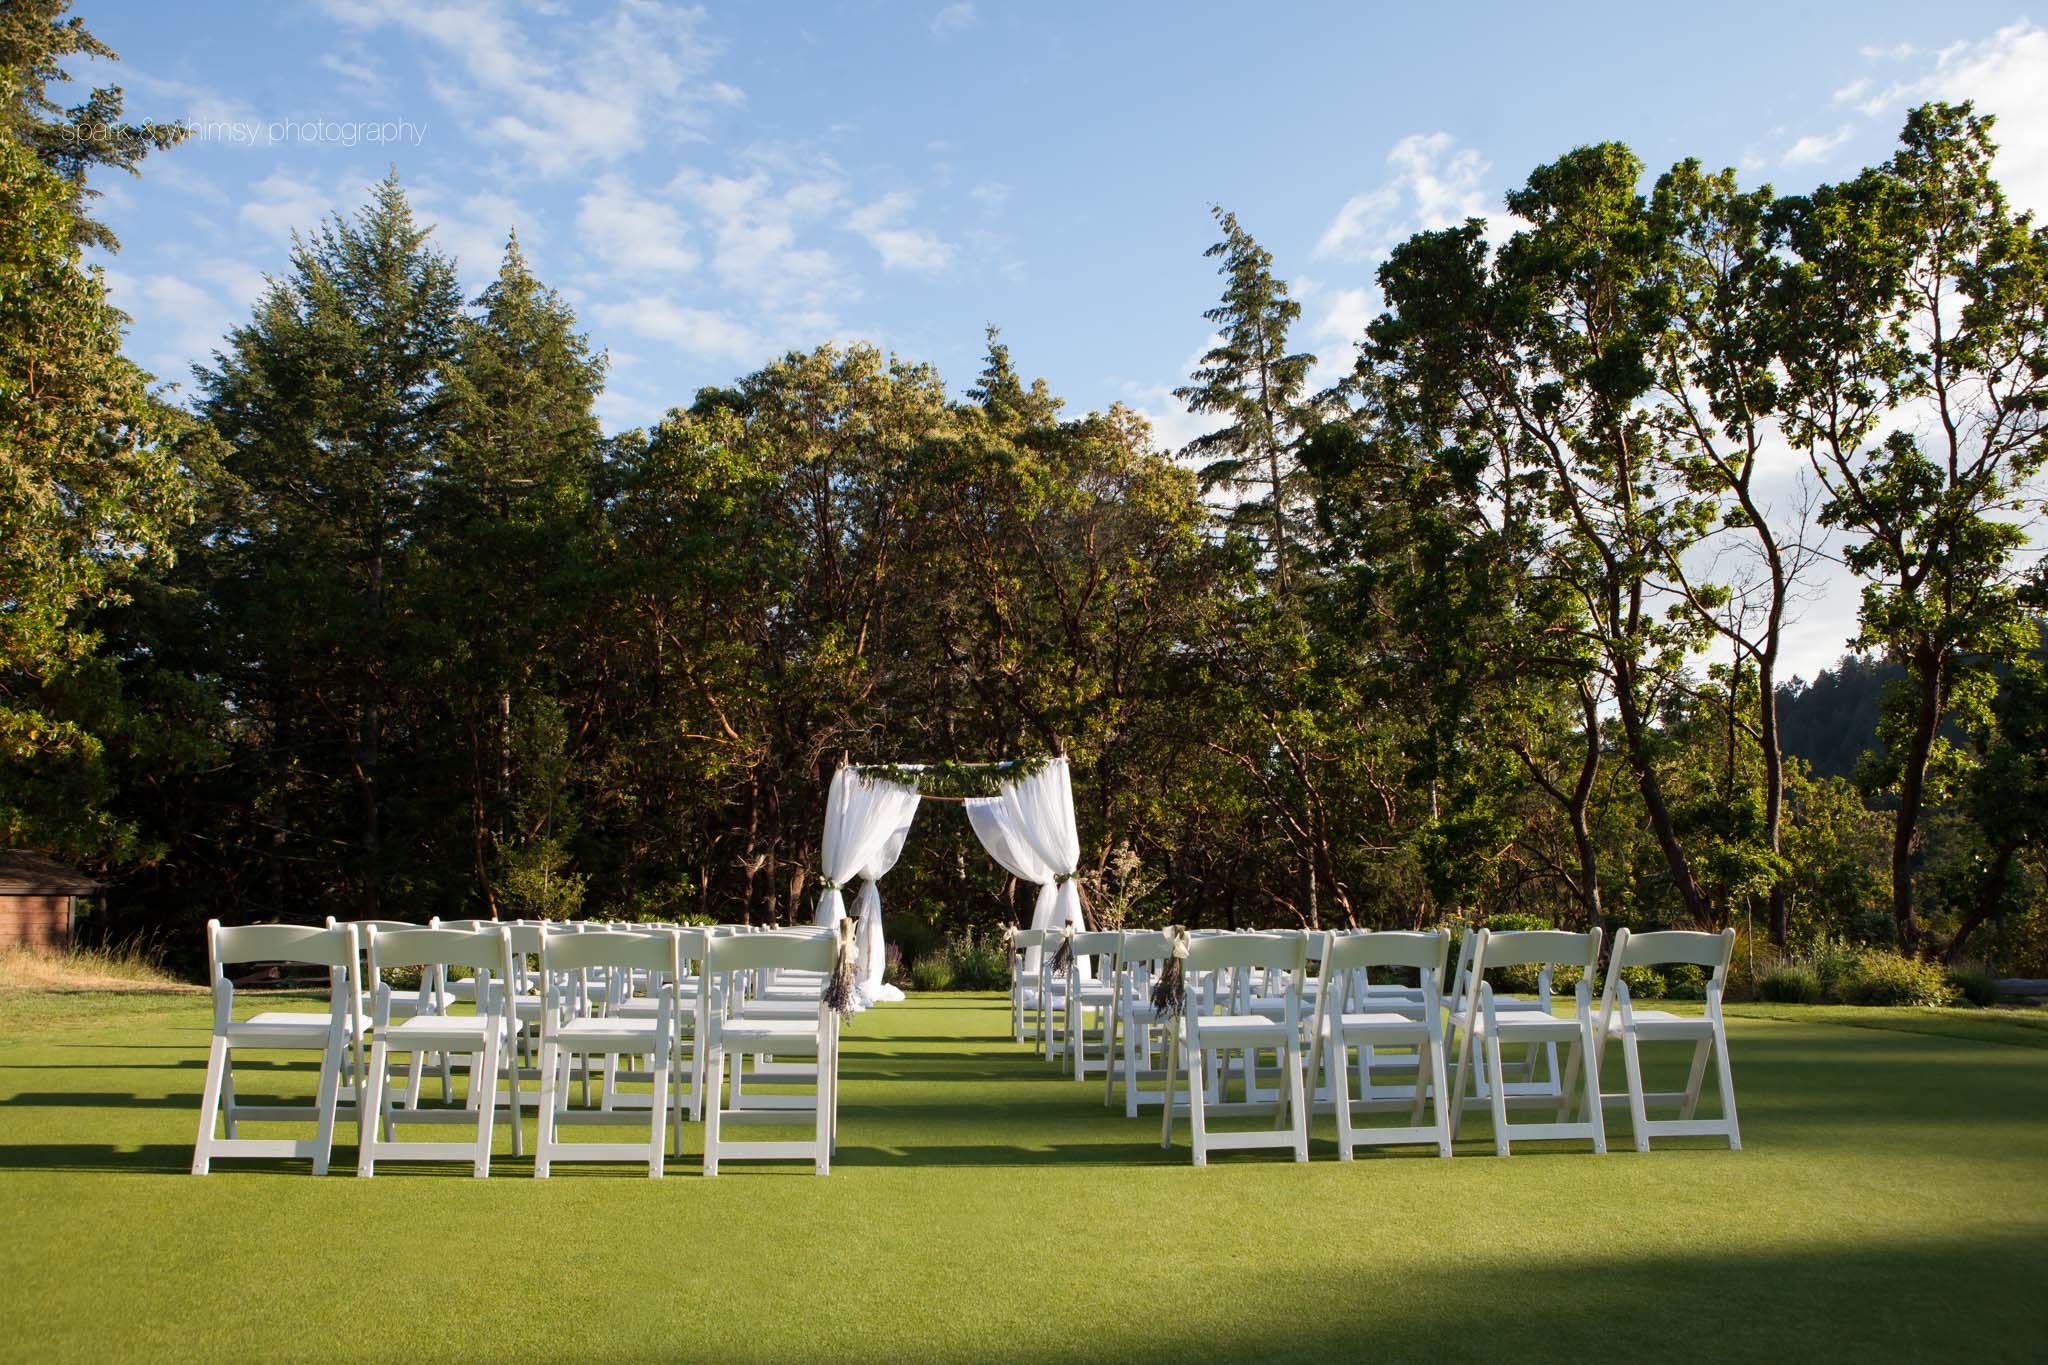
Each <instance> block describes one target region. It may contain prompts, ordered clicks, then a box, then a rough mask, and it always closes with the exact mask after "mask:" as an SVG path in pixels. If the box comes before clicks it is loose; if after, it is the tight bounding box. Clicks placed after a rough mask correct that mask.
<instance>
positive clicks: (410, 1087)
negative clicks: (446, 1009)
mask: <svg viewBox="0 0 2048 1365" xmlns="http://www.w3.org/2000/svg"><path fill="white" fill-rule="evenodd" d="M327 923H328V924H329V925H330V926H332V925H336V924H339V925H340V926H341V927H342V928H346V929H353V930H355V934H356V956H357V961H358V968H359V970H360V972H361V978H360V980H361V985H362V990H361V993H360V998H361V1000H362V1007H361V1009H360V1011H359V1013H361V1015H362V1017H363V1022H364V1024H365V1026H366V1027H365V1028H364V1030H363V1031H362V1032H361V1033H359V1034H358V1035H357V1036H356V1074H357V1075H358V1076H360V1075H361V1074H363V1048H364V1046H365V1045H366V1043H367V1042H368V1034H369V1030H368V1028H367V1025H368V1023H369V1020H370V1015H371V1013H372V1012H373V1011H374V1010H375V1008H376V999H375V997H376V988H377V983H376V982H374V981H372V980H370V975H369V969H368V968H367V967H362V966H361V957H362V950H363V942H364V939H365V936H366V931H368V930H370V929H376V930H378V931H380V932H382V933H389V932H391V931H392V930H393V929H417V928H419V927H420V926H419V925H417V924H414V923H412V922H411V921H410V920H397V919H352V920H339V921H337V920H336V919H335V918H334V916H332V915H329V916H328V917H327ZM438 1013H440V996H439V993H438V991H437V989H436V985H435V983H434V982H433V981H432V980H431V979H429V978H428V977H427V975H426V974H425V973H422V974H421V976H420V982H419V985H418V986H417V987H416V988H414V989H410V990H396V989H394V990H393V991H392V992H391V1017H392V1018H393V1019H409V1018H411V1017H412V1016H413V1015H415V1014H438ZM429 1060H437V1061H438V1067H437V1070H438V1073H439V1075H440V1078H441V1102H442V1103H443V1104H446V1103H447V1102H448V1097H449V1096H450V1095H451V1094H453V1093H454V1083H453V1080H452V1078H451V1077H450V1075H449V1066H448V1058H447V1057H446V1056H442V1057H440V1058H438V1059H429V1058H423V1057H414V1058H413V1062H412V1073H411V1075H410V1076H408V1077H407V1079H406V1083H405V1097H404V1098H403V1099H401V1100H398V1101H397V1102H396V1103H397V1104H398V1106H399V1107H402V1108H406V1109H417V1108H418V1107H419V1103H420V1088H421V1087H420V1082H421V1078H422V1074H423V1063H425V1062H427V1061H429ZM359 1098H360V1097H359V1096H358V1095H356V1093H355V1091H354V1090H353V1089H351V1088H350V1087H347V1086H344V1087H342V1099H343V1101H344V1102H347V1103H354V1102H355V1101H356V1100H357V1099H359Z"/></svg>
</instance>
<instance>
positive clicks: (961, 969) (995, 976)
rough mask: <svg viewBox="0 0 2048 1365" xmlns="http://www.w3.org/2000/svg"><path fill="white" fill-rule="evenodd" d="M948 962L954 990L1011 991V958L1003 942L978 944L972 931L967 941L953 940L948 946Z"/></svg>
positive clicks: (985, 940) (988, 941) (981, 941)
mask: <svg viewBox="0 0 2048 1365" xmlns="http://www.w3.org/2000/svg"><path fill="white" fill-rule="evenodd" d="M945 961H946V966H947V968H948V970H949V971H950V972H951V973H952V977H953V986H954V988H955V989H956V990H963V991H1000V990H1007V989H1009V985H1010V960H1009V955H1008V953H1007V952H1006V951H1005V950H1004V948H1003V945H1002V943H1001V942H1000V941H999V940H995V939H987V938H984V939H980V940H977V939H976V938H975V937H974V933H973V931H972V930H969V931H968V933H967V934H966V935H965V936H964V937H962V938H957V939H955V940H953V942H952V943H951V944H949V945H948V946H947V948H946V957H945Z"/></svg>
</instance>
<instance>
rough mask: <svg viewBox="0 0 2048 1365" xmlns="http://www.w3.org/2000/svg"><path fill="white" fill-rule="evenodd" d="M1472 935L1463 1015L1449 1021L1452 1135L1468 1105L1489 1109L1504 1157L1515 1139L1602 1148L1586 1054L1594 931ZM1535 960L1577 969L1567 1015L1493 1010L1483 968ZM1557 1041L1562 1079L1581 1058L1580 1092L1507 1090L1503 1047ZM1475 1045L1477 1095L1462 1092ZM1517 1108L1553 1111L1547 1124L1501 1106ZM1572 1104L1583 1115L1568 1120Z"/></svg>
mask: <svg viewBox="0 0 2048 1365" xmlns="http://www.w3.org/2000/svg"><path fill="white" fill-rule="evenodd" d="M1473 940H1474V942H1473V945H1472V965H1471V974H1470V978H1469V980H1468V983H1467V988H1466V991H1465V1003H1464V1014H1463V1015H1462V1016H1457V1015H1453V1017H1452V1020H1451V1026H1452V1028H1453V1029H1454V1030H1455V1032H1456V1037H1457V1051H1458V1075H1457V1080H1456V1083H1455V1084H1454V1085H1453V1086H1452V1088H1451V1094H1452V1106H1451V1137H1452V1138H1453V1139H1454V1140H1455V1139H1456V1138H1457V1136H1458V1119H1459V1116H1460V1115H1462V1114H1463V1113H1464V1111H1465V1108H1466V1106H1467V1105H1468V1104H1469V1105H1474V1106H1476V1105H1479V1104H1486V1105H1488V1106H1489V1107H1490V1108H1491V1109H1492V1111H1493V1150H1494V1153H1495V1154H1496V1155H1498V1156H1506V1155H1508V1151H1509V1143H1510V1140H1511V1138H1514V1137H1520V1138H1522V1139H1524V1140H1525V1141H1526V1140H1547V1139H1559V1138H1562V1139H1576V1138H1586V1139H1589V1140H1590V1141H1591V1142H1592V1144H1593V1150H1594V1151H1596V1152H1605V1151H1606V1150H1607V1130H1606V1128H1605V1127H1604V1126H1603V1123H1602V1116H1601V1110H1600V1084H1599V1081H1598V1080H1597V1079H1596V1078H1595V1077H1594V1076H1593V1074H1592V1071H1591V1069H1590V1060H1591V1058H1592V1056H1593V987H1592V984H1591V983H1592V980H1593V973H1594V972H1595V971H1596V970H1597V969H1598V965H1599V961H1600V931H1599V930H1598V929H1591V930H1588V931H1587V932H1585V933H1583V934H1574V933H1567V932H1566V931H1564V930H1562V929H1522V930H1511V931H1508V932H1505V933H1499V934H1494V933H1489V932H1488V931H1487V930H1484V929H1480V930H1477V931H1476V932H1475V933H1474V934H1473ZM1539 965H1540V966H1546V967H1555V966H1558V965H1566V966H1575V967H1578V968H1580V969H1581V972H1580V976H1579V983H1578V985H1577V987H1576V988H1574V991H1573V999H1574V1004H1575V1009H1574V1011H1573V1014H1572V1017H1571V1018H1569V1019H1560V1018H1557V1017H1556V1016H1555V1015H1552V1014H1548V1013H1544V1014H1538V1013H1536V1012H1534V1011H1531V1010H1516V1011H1510V1010H1503V1009H1500V1008H1497V1007H1496V1005H1495V1002H1494V998H1493V988H1492V987H1491V986H1490V985H1488V984H1487V982H1486V972H1487V971H1488V970H1489V969H1492V968H1497V967H1525V966H1539ZM1556 1043H1564V1044H1566V1045H1568V1046H1569V1048H1570V1049H1571V1051H1570V1061H1569V1062H1568V1063H1567V1064H1566V1068H1565V1074H1566V1075H1567V1076H1571V1077H1577V1076H1579V1074H1580V1073H1579V1065H1580V1059H1581V1058H1584V1059H1587V1062H1588V1070H1587V1071H1586V1072H1585V1074H1584V1083H1585V1084H1584V1094H1583V1095H1582V1096H1577V1097H1575V1096H1574V1095H1573V1094H1572V1093H1571V1091H1570V1090H1569V1089H1567V1088H1566V1087H1565V1086H1563V1085H1560V1086H1559V1087H1558V1093H1557V1094H1556V1095H1517V1094H1512V1093H1510V1092H1509V1089H1508V1083H1507V1080H1506V1077H1505V1076H1504V1074H1503V1071H1504V1063H1503V1060H1502V1058H1503V1054H1504V1053H1505V1052H1506V1050H1507V1049H1508V1048H1509V1047H1512V1046H1516V1045H1518V1044H1519V1045H1526V1046H1530V1047H1532V1048H1533V1047H1535V1046H1537V1045H1545V1044H1556ZM1475 1046H1476V1047H1477V1048H1478V1049H1479V1052H1480V1060H1481V1064H1482V1065H1483V1066H1484V1067H1485V1069H1486V1084H1485V1086H1484V1087H1483V1089H1481V1090H1480V1091H1478V1092H1477V1093H1474V1094H1469V1095H1468V1093H1467V1090H1466V1068H1467V1063H1468V1061H1469V1060H1470V1058H1471V1053H1472V1049H1473V1048H1474V1047H1475ZM1516 1107H1521V1108H1527V1107H1544V1108H1551V1109H1554V1110H1555V1111H1556V1113H1555V1117H1554V1118H1553V1119H1552V1121H1550V1122H1548V1123H1511V1122H1510V1121H1509V1119H1508V1111H1509V1109H1510V1108H1516ZM1575 1108H1576V1109H1579V1110H1580V1111H1581V1112H1582V1113H1583V1114H1584V1115H1585V1116H1584V1117H1583V1118H1581V1119H1573V1118H1572V1117H1571V1113H1572V1111H1573V1110H1574V1109H1575Z"/></svg>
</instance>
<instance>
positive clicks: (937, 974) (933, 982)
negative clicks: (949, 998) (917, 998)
mask: <svg viewBox="0 0 2048 1365" xmlns="http://www.w3.org/2000/svg"><path fill="white" fill-rule="evenodd" d="M910 984H911V986H912V987H914V988H915V989H917V990H921V991H947V990H951V989H952V988H953V964H952V963H951V962H949V961H947V960H946V959H945V957H943V956H942V955H940V954H937V953H934V954H931V955H929V956H927V957H921V958H919V959H918V960H917V961H916V962H915V963H913V964H912V965H911V968H910Z"/></svg>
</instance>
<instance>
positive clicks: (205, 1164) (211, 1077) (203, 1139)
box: [192, 1033, 228, 1175]
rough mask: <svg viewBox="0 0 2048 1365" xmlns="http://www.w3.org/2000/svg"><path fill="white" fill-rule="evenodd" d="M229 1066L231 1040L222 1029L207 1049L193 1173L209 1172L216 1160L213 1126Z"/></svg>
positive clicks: (214, 1036) (193, 1144)
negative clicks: (229, 1043) (214, 1156)
mask: <svg viewBox="0 0 2048 1365" xmlns="http://www.w3.org/2000/svg"><path fill="white" fill-rule="evenodd" d="M227 1070H228V1040H227V1039H225V1038H223V1037H221V1036H220V1035H219V1034H218V1033H216V1034H214V1035H213V1042H212V1043H211V1044H210V1045H208V1047H207V1049H206V1089H205V1091H204V1092H203V1093H202V1094H201V1095H200V1097H199V1134H198V1136H197V1137H195V1138H194V1139H193V1140H192V1174H194V1175H205V1174H206V1173H207V1171H208V1170H209V1169H210V1168H211V1166H212V1163H213V1130H214V1125H215V1124H216V1122H217V1121H218V1120H219V1118H220V1092H221V1082H222V1080H223V1079H224V1078H225V1077H226V1075H227Z"/></svg>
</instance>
